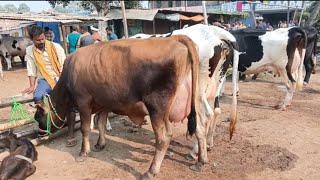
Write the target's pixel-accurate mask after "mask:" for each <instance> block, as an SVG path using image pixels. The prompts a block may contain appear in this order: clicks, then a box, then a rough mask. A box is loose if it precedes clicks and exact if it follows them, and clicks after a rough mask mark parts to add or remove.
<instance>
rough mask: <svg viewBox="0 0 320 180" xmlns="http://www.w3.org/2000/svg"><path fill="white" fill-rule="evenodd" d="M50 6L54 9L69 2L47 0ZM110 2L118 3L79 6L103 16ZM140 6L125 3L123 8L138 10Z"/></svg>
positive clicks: (108, 8)
mask: <svg viewBox="0 0 320 180" xmlns="http://www.w3.org/2000/svg"><path fill="white" fill-rule="evenodd" d="M48 1H49V3H50V5H51V6H52V7H53V8H54V7H55V6H56V5H59V4H60V5H63V6H67V5H68V4H69V3H70V1H69V0H66V1H57V0H48ZM112 2H119V1H80V5H81V6H82V7H83V8H84V9H86V10H90V11H94V10H96V11H97V12H98V14H99V15H100V16H105V15H106V14H107V13H108V12H109V10H110V7H111V3H112ZM139 6H140V3H139V1H125V7H126V8H127V9H132V8H138V7H139Z"/></svg>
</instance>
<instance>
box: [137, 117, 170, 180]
mask: <svg viewBox="0 0 320 180" xmlns="http://www.w3.org/2000/svg"><path fill="white" fill-rule="evenodd" d="M151 119H153V118H151ZM164 121H165V122H164ZM151 124H152V128H153V130H154V132H155V138H156V144H155V148H156V153H155V156H154V158H153V160H152V163H151V166H150V168H149V171H148V172H146V173H145V174H144V175H143V178H142V179H151V178H153V177H154V176H155V175H156V174H157V173H159V171H160V166H161V163H162V160H163V158H164V156H165V154H166V152H167V149H168V147H169V144H170V140H171V137H172V127H171V123H170V122H169V120H168V119H167V120H163V119H162V118H157V119H153V121H152V122H151Z"/></svg>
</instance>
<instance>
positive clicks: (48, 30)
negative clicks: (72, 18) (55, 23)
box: [44, 27, 54, 41]
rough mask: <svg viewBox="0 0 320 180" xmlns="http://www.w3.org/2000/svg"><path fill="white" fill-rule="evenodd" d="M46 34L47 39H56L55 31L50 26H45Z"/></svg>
mask: <svg viewBox="0 0 320 180" xmlns="http://www.w3.org/2000/svg"><path fill="white" fill-rule="evenodd" d="M44 36H45V37H46V40H48V41H53V40H54V33H53V31H52V30H51V29H50V28H49V27H45V28H44Z"/></svg>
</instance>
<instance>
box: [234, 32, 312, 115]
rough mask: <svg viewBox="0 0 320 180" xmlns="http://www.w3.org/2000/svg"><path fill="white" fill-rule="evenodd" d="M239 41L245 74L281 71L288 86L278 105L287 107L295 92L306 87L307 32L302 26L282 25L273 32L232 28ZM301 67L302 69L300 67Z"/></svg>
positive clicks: (240, 64)
mask: <svg viewBox="0 0 320 180" xmlns="http://www.w3.org/2000/svg"><path fill="white" fill-rule="evenodd" d="M231 33H232V34H233V35H234V36H235V38H236V40H237V43H238V45H239V51H240V52H243V53H242V54H240V56H239V66H238V70H239V71H240V72H242V73H243V74H257V73H260V72H264V71H273V72H275V73H276V74H279V75H280V76H281V77H282V78H283V81H284V83H285V85H286V87H287V92H286V96H285V98H284V99H283V101H282V102H281V103H280V104H279V105H278V106H277V108H279V109H282V110H285V109H286V107H287V106H288V105H290V104H291V101H292V97H293V93H294V91H295V89H296V85H297V83H296V81H297V80H298V88H302V84H303V78H302V68H303V67H302V65H303V63H302V60H303V59H304V55H305V51H306V50H305V48H306V42H307V35H306V33H305V31H304V30H303V29H301V28H299V27H292V28H280V29H277V30H274V31H271V32H266V31H264V30H255V29H242V30H236V31H231ZM298 70H299V71H298Z"/></svg>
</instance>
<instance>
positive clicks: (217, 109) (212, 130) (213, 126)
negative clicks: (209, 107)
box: [207, 96, 221, 151]
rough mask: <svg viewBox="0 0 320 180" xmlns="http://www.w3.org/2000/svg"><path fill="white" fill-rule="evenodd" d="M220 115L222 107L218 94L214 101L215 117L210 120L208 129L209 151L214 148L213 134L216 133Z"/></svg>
mask: <svg viewBox="0 0 320 180" xmlns="http://www.w3.org/2000/svg"><path fill="white" fill-rule="evenodd" d="M220 115H221V109H220V104H219V97H218V96H217V97H216V98H215V101H214V116H213V119H212V120H211V121H210V122H209V124H208V129H207V145H208V147H207V149H208V151H211V150H212V148H213V135H214V133H215V129H216V125H217V122H218V118H219V116H220Z"/></svg>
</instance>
